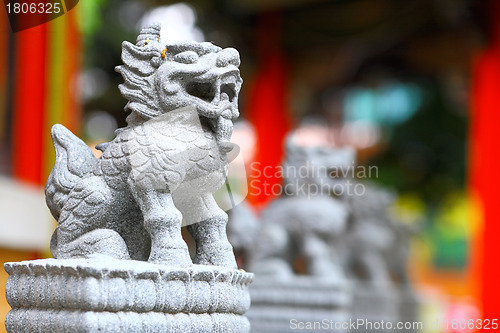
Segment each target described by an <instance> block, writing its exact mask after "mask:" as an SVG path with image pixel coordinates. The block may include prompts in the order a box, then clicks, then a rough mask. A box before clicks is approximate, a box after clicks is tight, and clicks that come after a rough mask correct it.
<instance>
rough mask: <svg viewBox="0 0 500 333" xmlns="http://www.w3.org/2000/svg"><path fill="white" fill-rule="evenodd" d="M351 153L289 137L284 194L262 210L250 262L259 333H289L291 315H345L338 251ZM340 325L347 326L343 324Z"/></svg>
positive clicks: (345, 286)
mask: <svg viewBox="0 0 500 333" xmlns="http://www.w3.org/2000/svg"><path fill="white" fill-rule="evenodd" d="M354 160H355V155H354V151H353V150H352V149H349V148H345V149H344V148H332V147H329V146H323V145H311V146H302V145H300V144H297V143H296V142H295V141H294V136H293V133H291V134H289V136H288V137H287V139H286V156H285V161H284V163H283V165H282V169H283V194H282V196H281V197H279V198H277V199H276V200H275V201H273V202H272V203H271V204H270V205H269V207H267V208H265V209H264V211H263V212H262V217H261V220H260V232H259V234H258V237H257V238H256V242H255V245H254V251H253V253H252V255H251V258H250V265H249V268H250V269H251V270H252V271H255V273H256V281H255V284H254V285H253V287H252V288H251V289H250V292H251V296H252V308H251V309H250V311H249V312H248V317H249V319H250V321H251V323H252V327H253V329H255V332H289V330H290V318H295V319H297V320H306V321H311V320H322V319H323V318H328V319H330V320H332V321H333V322H342V321H348V320H349V318H350V313H349V308H350V302H351V296H350V295H351V291H350V286H349V283H348V281H347V280H346V277H345V274H344V270H343V268H342V263H341V260H340V257H339V255H338V245H339V238H340V237H341V236H342V235H343V234H344V233H345V228H346V227H347V222H348V217H349V206H348V204H347V203H346V202H344V199H345V194H346V190H347V189H346V187H347V186H349V180H350V179H349V175H350V173H349V172H348V169H349V168H352V167H353V166H354ZM340 331H342V330H340Z"/></svg>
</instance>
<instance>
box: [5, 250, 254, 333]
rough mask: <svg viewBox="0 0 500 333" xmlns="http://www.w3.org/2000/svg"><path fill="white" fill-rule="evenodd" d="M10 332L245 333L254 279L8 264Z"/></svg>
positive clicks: (203, 271) (156, 268)
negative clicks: (250, 287) (250, 288)
mask: <svg viewBox="0 0 500 333" xmlns="http://www.w3.org/2000/svg"><path fill="white" fill-rule="evenodd" d="M5 270H6V271H7V273H9V279H8V281H7V288H6V296H7V301H8V302H9V304H10V305H11V307H12V310H11V311H10V312H9V314H8V315H7V318H6V321H5V325H6V327H7V331H8V332H9V333H13V332H51V333H52V332H238V333H239V332H249V331H250V325H249V322H248V320H247V318H245V317H244V316H243V315H244V314H245V312H246V311H247V310H248V308H249V307H250V296H249V293H248V285H249V284H250V283H251V282H252V280H253V274H251V273H246V272H243V271H239V270H232V269H227V268H224V267H217V266H201V265H194V266H192V267H189V268H175V267H169V266H162V265H155V264H150V263H147V262H141V261H118V260H110V259H109V258H106V259H104V258H99V259H92V260H89V259H62V260H61V259H43V260H33V261H23V262H13V263H6V264H5Z"/></svg>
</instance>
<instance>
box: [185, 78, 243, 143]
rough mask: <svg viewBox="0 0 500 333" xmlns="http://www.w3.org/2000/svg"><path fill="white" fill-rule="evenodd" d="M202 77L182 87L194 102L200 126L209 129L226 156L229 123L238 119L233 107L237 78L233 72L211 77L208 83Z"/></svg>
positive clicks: (231, 128)
mask: <svg viewBox="0 0 500 333" xmlns="http://www.w3.org/2000/svg"><path fill="white" fill-rule="evenodd" d="M206 74H207V73H205V74H204V75H200V76H197V77H195V78H193V80H191V81H189V82H188V83H187V84H186V85H185V91H186V93H187V94H188V95H189V96H190V97H191V98H194V99H196V102H195V104H196V105H197V108H198V112H199V116H200V121H201V122H202V125H203V126H204V127H205V128H210V129H211V131H212V132H213V133H214V134H215V138H216V140H217V141H218V144H219V147H220V149H221V150H222V151H223V152H226V153H227V152H229V151H231V150H232V148H233V145H232V143H231V142H230V140H231V134H232V131H233V122H232V120H233V119H235V118H237V117H238V112H237V105H236V100H237V91H238V89H239V87H238V85H237V84H238V82H239V81H238V77H237V76H236V75H234V73H233V72H227V73H225V74H223V75H219V76H215V77H214V76H212V77H211V79H210V80H208V78H207V76H206ZM204 76H205V77H204Z"/></svg>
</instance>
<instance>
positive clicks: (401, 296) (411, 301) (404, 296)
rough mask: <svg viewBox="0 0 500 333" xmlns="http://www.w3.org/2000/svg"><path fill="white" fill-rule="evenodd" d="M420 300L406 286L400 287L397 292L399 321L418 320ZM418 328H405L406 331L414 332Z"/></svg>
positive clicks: (408, 332)
mask: <svg viewBox="0 0 500 333" xmlns="http://www.w3.org/2000/svg"><path fill="white" fill-rule="evenodd" d="M420 304H421V302H420V300H419V298H418V297H417V295H416V294H415V293H414V292H413V291H412V290H410V289H408V288H405V287H403V288H400V289H399V292H398V311H399V313H398V314H399V321H400V322H404V323H414V322H418V321H419V320H420ZM418 331H419V330H418V329H407V330H405V332H407V333H416V332H418Z"/></svg>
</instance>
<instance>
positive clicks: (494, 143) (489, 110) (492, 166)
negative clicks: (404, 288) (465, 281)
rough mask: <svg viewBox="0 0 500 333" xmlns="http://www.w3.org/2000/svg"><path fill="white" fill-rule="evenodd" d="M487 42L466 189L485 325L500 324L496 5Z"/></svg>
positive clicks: (477, 77)
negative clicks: (473, 203) (475, 215)
mask: <svg viewBox="0 0 500 333" xmlns="http://www.w3.org/2000/svg"><path fill="white" fill-rule="evenodd" d="M489 12H490V13H491V14H492V15H491V20H492V22H491V23H492V25H491V31H490V32H491V40H490V45H489V47H488V48H487V49H486V50H485V51H484V52H483V53H482V54H481V55H480V57H479V58H478V59H477V62H476V64H475V68H474V76H473V85H472V100H473V101H472V110H471V131H470V152H469V157H470V159H469V161H470V165H469V171H470V173H469V175H470V179H469V180H470V187H471V192H472V194H473V197H475V198H477V199H478V204H479V206H480V208H481V210H482V215H483V226H482V228H483V229H482V233H480V234H479V236H478V237H477V239H476V242H475V247H474V252H475V254H474V255H473V258H472V259H473V262H472V267H473V269H474V271H473V272H472V274H473V277H474V279H473V281H474V282H473V283H475V284H476V285H475V286H473V287H474V288H475V289H478V291H479V294H480V295H481V299H482V303H483V316H484V318H486V319H494V318H500V204H499V200H500V171H499V170H500V169H499V165H500V131H499V127H500V16H499V13H500V1H496V0H493V1H490V8H489Z"/></svg>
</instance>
